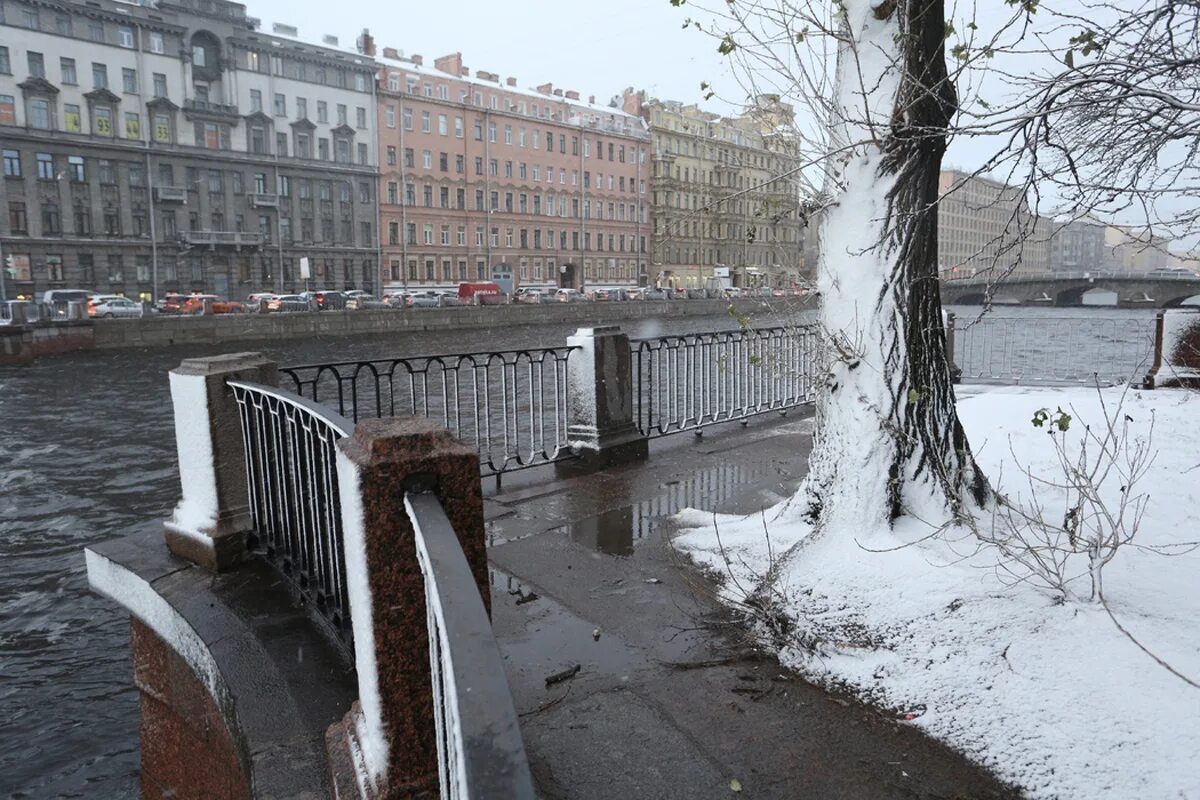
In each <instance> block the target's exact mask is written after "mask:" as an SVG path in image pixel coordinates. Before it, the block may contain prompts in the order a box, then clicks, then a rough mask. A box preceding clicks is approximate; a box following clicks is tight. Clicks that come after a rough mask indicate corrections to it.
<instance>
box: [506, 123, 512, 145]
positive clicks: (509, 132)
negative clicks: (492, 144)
mask: <svg viewBox="0 0 1200 800" xmlns="http://www.w3.org/2000/svg"><path fill="white" fill-rule="evenodd" d="M504 143H505V144H512V125H505V126H504Z"/></svg>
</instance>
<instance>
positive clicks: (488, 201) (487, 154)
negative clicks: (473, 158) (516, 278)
mask: <svg viewBox="0 0 1200 800" xmlns="http://www.w3.org/2000/svg"><path fill="white" fill-rule="evenodd" d="M483 126H484V128H485V130H484V132H483V160H484V162H485V163H484V165H483V185H484V190H483V207H484V208H485V209H486V210H487V225H486V227H485V229H484V231H483V235H484V237H485V239H484V241H486V242H487V260H488V263H487V268H488V272H489V273H491V271H492V266H493V264H492V214H493V213H494V209H493V208H492V146H491V145H492V111H491V109H490V108H487V107H486V106H485V107H484V109H483ZM488 277H491V276H490V274H489V276H488Z"/></svg>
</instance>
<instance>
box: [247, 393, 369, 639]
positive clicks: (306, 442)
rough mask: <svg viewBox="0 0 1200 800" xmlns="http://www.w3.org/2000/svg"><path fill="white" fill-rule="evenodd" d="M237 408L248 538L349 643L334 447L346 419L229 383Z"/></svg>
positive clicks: (345, 431)
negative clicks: (247, 505) (250, 525)
mask: <svg viewBox="0 0 1200 800" xmlns="http://www.w3.org/2000/svg"><path fill="white" fill-rule="evenodd" d="M228 385H229V387H230V388H231V389H232V390H233V396H234V399H235V400H236V401H237V404H238V411H239V417H240V419H241V424H242V441H243V444H244V445H245V452H246V481H247V487H248V489H249V492H250V510H251V513H252V515H253V524H254V533H253V534H252V536H251V540H250V542H249V543H248V544H249V547H250V549H251V550H253V551H256V552H260V553H262V554H263V555H265V556H266V557H267V558H268V559H269V560H271V561H273V562H274V563H275V564H276V565H277V566H278V567H279V568H280V569H281V570H282V572H283V573H284V575H286V576H287V577H288V579H289V580H290V581H291V583H292V585H293V586H294V587H295V588H296V589H298V590H299V592H300V593H301V594H302V595H303V596H304V597H306V598H307V599H308V600H310V601H311V602H312V603H313V604H314V605H315V606H316V608H317V610H318V612H319V613H320V614H321V616H322V617H324V618H325V619H326V620H328V621H329V622H330V623H331V624H332V626H333V627H334V629H335V631H336V632H337V633H338V635H339V636H341V637H342V638H343V639H346V640H349V638H350V601H349V595H348V592H347V587H346V558H345V554H344V550H343V536H342V513H341V502H340V500H339V496H338V478H337V465H336V455H337V451H336V445H337V440H338V439H341V438H343V437H345V436H349V435H350V431H351V429H352V428H353V427H354V426H353V423H351V422H350V421H349V420H347V419H345V418H343V417H341V416H339V415H338V414H334V413H332V412H331V411H330V410H329V409H327V408H324V407H322V406H320V405H317V404H316V403H313V402H309V401H308V400H305V399H304V398H303V397H298V396H296V395H294V394H292V393H291V392H288V391H284V390H280V389H279V388H277V387H274V386H264V385H262V384H257V383H248V382H243V381H229V382H228Z"/></svg>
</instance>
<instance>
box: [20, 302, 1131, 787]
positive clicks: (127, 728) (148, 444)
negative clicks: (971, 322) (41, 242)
mask: <svg viewBox="0 0 1200 800" xmlns="http://www.w3.org/2000/svg"><path fill="white" fill-rule="evenodd" d="M957 312H958V314H959V319H960V320H965V319H968V318H970V317H972V316H973V315H976V314H978V312H979V309H977V308H976V309H970V308H962V309H957ZM994 316H995V318H996V319H997V320H1001V319H1003V320H1005V322H1003V325H1004V326H1007V328H1008V329H1010V330H1027V331H1033V332H1034V333H1033V334H1031V335H1024V334H1022V336H1023V338H1022V339H1021V342H1023V344H1022V345H1021V346H1020V347H1015V346H1014V347H1010V348H1008V349H1007V350H1006V352H1009V353H1010V355H1009V356H1008V358H1009V362H1005V364H1006V365H1005V366H1003V367H1001V368H1000V369H1001V371H1003V370H1004V369H1008V370H1009V371H1010V372H1011V370H1012V364H1013V363H1015V361H1013V359H1016V360H1018V361H1019V360H1020V359H1023V358H1025V359H1028V358H1034V356H1036V358H1037V359H1040V360H1041V361H1042V362H1043V363H1047V360H1049V361H1053V362H1055V363H1057V362H1059V361H1062V362H1069V361H1070V360H1071V359H1076V360H1078V358H1079V357H1080V352H1081V351H1080V349H1079V348H1080V346H1081V345H1080V342H1081V341H1082V340H1081V339H1080V338H1079V337H1072V336H1071V335H1068V334H1067V333H1064V332H1069V331H1072V330H1083V329H1085V328H1086V327H1087V326H1088V325H1093V326H1094V324H1095V322H1094V321H1095V320H1098V319H1100V318H1105V319H1109V318H1111V319H1114V320H1118V321H1122V320H1124V321H1131V320H1132V321H1134V323H1133V325H1132V327H1131V324H1130V323H1129V322H1117V323H1113V324H1112V325H1111V326H1109V328H1106V330H1109V329H1111V336H1112V337H1116V338H1115V339H1113V341H1111V342H1109V343H1108V344H1106V345H1104V346H1105V347H1108V348H1112V347H1124V348H1126V349H1129V350H1130V352H1134V351H1138V350H1141V349H1144V342H1142V339H1143V338H1144V331H1145V329H1146V328H1147V326H1148V325H1149V323H1150V322H1151V321H1152V319H1153V313H1152V311H1143V310H1135V311H1125V310H1116V309H1103V310H1098V309H1025V308H1021V309H1015V308H1006V309H998V310H997V311H996V312H995V314H994ZM1051 320H1063V321H1062V322H1051ZM1088 320H1092V321H1093V322H1088ZM756 322H757V323H758V324H770V321H769V320H757V321H756ZM624 327H625V328H626V330H627V331H628V332H629V333H630V334H631V335H633V336H655V335H665V334H670V333H684V332H691V331H702V330H721V329H732V328H735V327H737V323H736V321H735V320H733V319H730V318H727V317H714V318H707V319H705V318H696V319H680V320H670V321H664V322H661V323H660V322H658V321H656V320H643V321H639V322H636V323H628V324H626V325H625V326H624ZM982 330H983V329H982V328H980V329H978V330H976V331H975V332H974V333H973V334H970V335H971V336H974V337H976V339H975V340H974V341H980V339H981V337H980V334H981V332H982ZM1038 331H1040V333H1038ZM1128 331H1134V333H1129V336H1133V337H1134V338H1136V339H1137V341H1136V342H1134V343H1133V344H1132V345H1129V344H1122V343H1121V342H1120V341H1117V340H1118V339H1120V337H1122V336H1125V335H1126V333H1125V332H1128ZM570 332H571V328H569V327H567V326H538V327H514V328H506V329H504V330H498V331H478V330H471V331H461V332H454V331H449V332H432V333H404V334H397V335H394V336H375V337H356V338H353V339H349V338H335V339H309V340H305V341H302V342H287V343H272V344H266V345H256V346H254V347H253V348H249V347H246V346H244V345H232V346H223V347H213V346H203V347H200V346H198V347H190V348H163V349H154V350H120V351H105V352H90V353H76V354H72V355H66V356H59V357H54V358H47V359H44V360H42V361H40V362H37V363H35V364H32V365H28V366H23V367H11V368H4V367H0V563H3V564H4V569H3V571H2V572H0V720H2V723H3V731H4V734H3V742H2V744H0V797H8V798H26V797H102V798H124V797H130V798H132V797H136V796H137V794H138V789H137V768H138V737H137V722H138V703H137V693H136V691H135V690H134V688H133V684H132V666H131V663H130V658H129V624H128V620H127V618H126V616H125V615H124V614H123V613H122V612H121V610H120V609H118V608H117V607H115V606H114V605H113V604H112V603H111V602H109V601H107V600H104V599H103V598H100V597H98V596H97V595H95V594H93V593H92V592H90V591H89V589H88V586H87V580H86V575H85V572H84V562H83V552H82V551H83V548H84V547H85V546H86V545H88V544H90V543H92V542H96V541H99V540H103V539H106V538H110V537H113V536H116V535H119V534H120V533H121V532H122V531H123V530H124V529H126V528H127V527H129V526H131V525H134V524H136V523H141V522H144V521H145V520H147V519H154V518H164V517H166V516H167V515H168V513H169V512H170V510H171V508H172V506H173V505H174V503H175V501H176V499H177V498H178V495H179V484H178V476H177V473H176V468H175V438H174V431H173V429H172V413H171V404H170V396H169V391H168V387H167V378H166V373H167V371H168V370H169V369H171V368H172V367H174V366H175V365H177V364H178V362H179V361H180V359H182V358H186V357H191V356H200V355H207V354H213V353H217V352H229V351H231V350H245V349H255V350H259V351H262V352H264V353H265V354H267V355H268V356H269V357H271V358H274V359H276V360H278V361H279V362H280V363H281V364H296V363H313V362H321V361H335V360H348V359H357V358H368V357H383V356H402V355H403V356H411V355H420V354H428V353H453V352H465V351H480V350H489V349H515V348H520V347H535V346H544V345H549V344H557V343H561V342H563V341H564V340H565V337H566V336H567V334H568V333H570ZM998 335H999V334H998V333H994V334H993V336H998ZM1005 335H1014V334H1011V333H1009V334H1005ZM1138 337H1141V338H1138ZM1083 338H1084V339H1089V340H1091V339H1094V338H1095V337H1090V336H1084V337H1083ZM973 346H975V345H973V344H971V343H970V342H969V341H968V340H966V339H964V344H963V347H965V348H966V349H967V350H969V349H970V348H971V347H973ZM982 346H983V345H980V347H982ZM1030 347H1033V348H1034V350H1033V351H1032V353H1033V355H1031V351H1030ZM1022 348H1023V349H1022ZM1102 351H1103V348H1102V347H1101V348H1096V352H1097V353H1101V352H1102ZM964 352H965V351H964ZM981 352H982V351H981ZM989 352H990V351H989ZM1013 354H1015V355H1013ZM1090 357H1091V356H1089V358H1090ZM1130 357H1131V358H1132V356H1130ZM989 358H991V356H990V355H989ZM1096 358H1097V359H1099V360H1098V361H1097V366H1096V367H1095V368H1096V369H1099V368H1100V367H1101V366H1102V361H1103V356H1102V355H1097V356H1096ZM990 363H991V362H989V364H990ZM1088 369H1092V367H1088ZM995 370H996V368H994V367H992V366H988V367H987V368H986V369H981V370H980V371H981V372H982V371H986V372H989V373H990V372H994V371H995ZM990 377H995V376H994V375H990Z"/></svg>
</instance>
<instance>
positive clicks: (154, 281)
mask: <svg viewBox="0 0 1200 800" xmlns="http://www.w3.org/2000/svg"><path fill="white" fill-rule="evenodd" d="M135 30H137V32H138V37H137V42H138V49H137V58H138V74H139V75H141V76H142V78H143V80H142V82H141V83H140V84H139V85H138V97H139V98H140V97H141V96H142V92H141V89H142V86H145V80H144V78H145V75H146V60H145V54H146V51H145V49H144V48H143V47H142V33H143V31H144V30H145V27H144V26H143V25H142V24H141V23H135ZM145 108H146V104H145V103H142V104H141V107H140V108H139V109H138V116H139V117H140V116H141V113H142V111H143V110H145ZM145 131H146V138H145V139H144V140H143V141H144V142H145V148H146V191H147V192H149V193H150V205H149V208H150V211H149V213H150V302H151V303H155V302H157V301H158V226H157V224H156V221H155V219H154V218H155V217H156V216H157V215H158V209H157V208H156V207H155V205H154V164H153V162H152V161H151V159H150V146H151V142H152V141H153V140H154V120H153V118H152V117H151V115H149V114H147V115H146V127H145ZM134 269H136V266H135V267H134Z"/></svg>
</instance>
